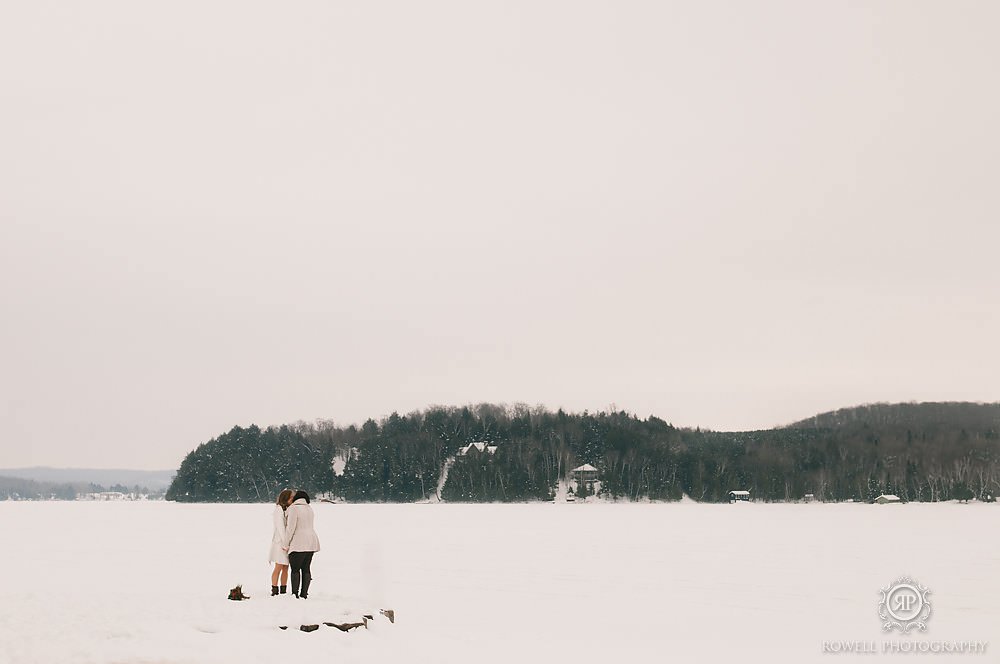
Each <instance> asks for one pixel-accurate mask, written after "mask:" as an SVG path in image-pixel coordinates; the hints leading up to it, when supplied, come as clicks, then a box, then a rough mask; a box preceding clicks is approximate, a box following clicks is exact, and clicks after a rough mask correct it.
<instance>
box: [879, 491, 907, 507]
mask: <svg viewBox="0 0 1000 664" xmlns="http://www.w3.org/2000/svg"><path fill="white" fill-rule="evenodd" d="M875 502H876V503H878V504H879V505H887V504H889V503H901V502H903V501H902V500H900V499H899V496H897V495H894V494H891V493H883V494H882V495H881V496H879V497H878V498H876V499H875Z"/></svg>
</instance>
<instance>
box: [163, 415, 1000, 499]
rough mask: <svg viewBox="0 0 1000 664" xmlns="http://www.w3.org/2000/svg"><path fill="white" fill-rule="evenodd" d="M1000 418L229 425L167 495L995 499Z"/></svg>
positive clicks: (440, 419)
mask: <svg viewBox="0 0 1000 664" xmlns="http://www.w3.org/2000/svg"><path fill="white" fill-rule="evenodd" d="M998 416H1000V405H997V404H970V403H946V404H940V403H929V404H874V405H870V406H859V407H856V408H848V409H843V410H839V411H834V412H831V413H824V414H822V415H817V416H815V417H813V418H809V419H808V420H803V421H801V422H797V423H796V424H794V425H791V426H787V427H780V428H776V429H770V430H764V431H743V432H716V431H703V430H700V429H694V430H692V429H680V428H677V427H674V426H672V425H671V424H669V423H667V422H666V421H664V420H662V419H659V418H657V417H654V416H650V417H647V418H646V419H640V418H638V417H636V416H635V415H632V414H629V413H625V412H617V413H616V412H611V413H605V412H600V413H588V412H584V413H582V414H581V413H576V414H573V413H566V412H564V411H562V410H559V411H557V412H551V411H547V410H545V409H542V408H529V407H527V406H512V407H510V406H503V405H494V404H480V405H477V406H470V407H465V408H441V407H437V408H431V409H429V410H426V411H423V412H414V413H409V414H407V415H399V414H398V413H393V414H392V415H390V416H389V417H387V418H385V419H383V420H381V421H379V422H375V421H374V420H369V421H367V422H365V423H364V425H362V426H361V427H356V426H349V427H338V426H335V425H333V424H330V423H325V422H324V423H320V424H317V425H296V426H282V427H272V428H268V429H260V428H259V427H256V426H251V427H249V428H241V427H235V428H233V429H232V430H231V431H229V432H227V433H225V434H222V435H220V436H218V437H217V438H214V439H212V440H210V441H208V442H206V443H203V444H202V445H200V446H199V447H198V448H197V449H195V450H194V451H192V452H191V453H190V454H188V455H187V457H186V458H185V459H184V462H183V463H182V464H181V467H180V469H179V470H178V472H177V476H176V478H175V479H174V482H173V484H171V487H170V489H169V490H168V492H167V499H168V500H179V501H194V502H197V501H221V502H257V501H268V500H271V499H273V496H274V495H275V494H276V493H277V492H278V491H280V490H281V489H282V488H286V487H295V488H301V489H306V490H307V491H312V492H329V493H332V494H334V495H337V496H340V497H342V498H344V499H345V500H348V501H354V502H412V501H418V500H428V499H432V500H436V499H441V500H445V501H452V502H491V501H500V502H510V501H526V500H547V499H550V498H552V497H553V496H554V495H555V493H556V491H557V488H558V487H559V486H560V483H564V482H566V481H567V480H570V479H572V470H573V469H574V468H576V467H577V466H579V465H582V464H585V463H589V464H591V465H593V466H594V467H595V468H596V469H597V478H598V480H599V483H598V484H596V485H593V486H589V485H584V486H583V487H581V488H583V489H586V490H587V491H590V490H595V491H597V492H599V493H600V495H602V496H604V497H607V498H609V499H624V500H640V499H653V500H677V499H680V498H681V496H682V495H688V496H690V497H692V498H694V499H695V500H699V501H706V502H716V501H723V500H726V499H727V493H728V491H730V490H733V489H745V490H748V491H750V493H751V495H752V496H753V498H754V499H755V500H765V501H789V500H799V499H802V498H803V496H804V495H806V494H813V496H815V498H816V499H818V500H832V501H837V500H847V499H853V500H860V501H870V500H872V499H874V498H875V497H876V496H878V495H879V494H881V493H894V494H897V495H899V496H900V497H902V498H903V499H904V500H913V501H939V500H952V499H956V498H958V499H969V498H973V497H978V498H980V499H983V500H989V499H991V498H992V497H993V496H996V495H997V493H1000V417H998ZM484 442H485V443H489V446H490V447H489V449H488V450H486V449H485V446H483V449H479V448H476V447H473V448H472V449H468V448H467V447H466V446H468V444H469V443H484ZM463 448H465V449H463ZM463 452H465V453H463ZM335 460H339V463H338V465H337V470H338V472H337V473H334V472H333V467H334V461H335ZM345 460H346V461H345ZM577 495H579V494H577Z"/></svg>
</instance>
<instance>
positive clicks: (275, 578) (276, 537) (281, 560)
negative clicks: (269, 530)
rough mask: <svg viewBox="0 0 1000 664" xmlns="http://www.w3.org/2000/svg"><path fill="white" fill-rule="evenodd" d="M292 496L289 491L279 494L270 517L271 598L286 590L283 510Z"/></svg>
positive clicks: (289, 502) (286, 560)
mask: <svg viewBox="0 0 1000 664" xmlns="http://www.w3.org/2000/svg"><path fill="white" fill-rule="evenodd" d="M292 495H293V494H292V492H291V490H289V489H285V490H284V491H282V492H281V493H279V494H278V499H277V500H276V501H275V505H274V513H273V514H272V515H271V521H272V523H273V525H274V532H273V534H272V535H271V552H270V558H269V559H270V561H271V562H272V563H274V571H272V572H271V595H272V596H273V595H277V594H278V593H279V592H280V593H282V594H284V593H285V592H286V591H287V590H288V585H287V584H288V554H287V553H286V552H285V549H283V548H282V547H284V546H285V510H287V509H288V506H289V505H290V504H291V502H292ZM279 582H280V584H281V585H280V586H279V585H278V584H279Z"/></svg>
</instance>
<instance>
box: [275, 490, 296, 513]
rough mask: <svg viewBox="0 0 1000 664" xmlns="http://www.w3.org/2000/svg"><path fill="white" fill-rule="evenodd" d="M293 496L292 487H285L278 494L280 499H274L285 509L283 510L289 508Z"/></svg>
mask: <svg viewBox="0 0 1000 664" xmlns="http://www.w3.org/2000/svg"><path fill="white" fill-rule="evenodd" d="M291 497H292V490H291V489H285V490H284V491H282V492H281V493H279V494H278V499H277V500H276V501H274V502H275V504H277V505H278V507H280V508H281V509H283V510H284V509H288V504H289V503H290V502H292V501H291V500H289V498H291Z"/></svg>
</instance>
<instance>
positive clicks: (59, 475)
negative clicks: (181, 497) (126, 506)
mask: <svg viewBox="0 0 1000 664" xmlns="http://www.w3.org/2000/svg"><path fill="white" fill-rule="evenodd" d="M175 474H176V471H173V470H125V469H96V468H46V467H37V468H6V469H0V476H3V477H17V478H21V479H26V480H35V481H36V482H49V483H57V484H81V483H82V484H91V483H92V484H99V485H102V486H113V485H116V484H118V485H121V486H127V487H134V486H140V487H145V488H147V489H150V490H153V491H161V490H163V489H166V488H167V487H169V486H170V482H171V481H172V480H173V478H174V475H175Z"/></svg>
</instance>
